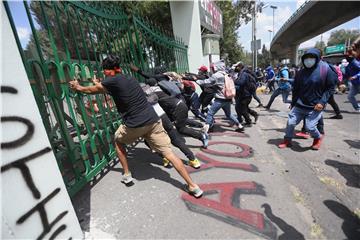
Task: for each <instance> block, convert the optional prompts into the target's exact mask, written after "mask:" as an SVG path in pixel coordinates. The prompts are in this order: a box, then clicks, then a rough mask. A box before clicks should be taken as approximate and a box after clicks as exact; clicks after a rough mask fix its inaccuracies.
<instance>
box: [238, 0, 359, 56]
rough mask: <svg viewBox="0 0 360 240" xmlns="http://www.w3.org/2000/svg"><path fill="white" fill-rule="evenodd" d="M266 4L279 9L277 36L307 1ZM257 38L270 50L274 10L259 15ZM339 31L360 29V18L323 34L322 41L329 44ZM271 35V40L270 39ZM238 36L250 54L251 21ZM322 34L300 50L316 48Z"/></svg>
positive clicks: (276, 18)
mask: <svg viewBox="0 0 360 240" xmlns="http://www.w3.org/2000/svg"><path fill="white" fill-rule="evenodd" d="M263 2H264V3H265V4H269V6H270V5H274V6H277V7H278V8H277V9H276V10H275V17H274V23H275V24H274V29H275V34H276V32H277V30H278V29H280V28H281V26H282V25H283V24H284V23H285V22H286V20H287V19H288V18H289V17H290V16H291V15H292V14H293V13H294V12H295V11H296V9H297V8H298V7H299V6H301V4H303V3H304V2H305V0H298V1H295V0H293V1H290V0H284V1H267V0H265V1H263ZM256 26H257V30H256V36H257V39H261V45H263V44H265V46H266V47H267V48H268V49H269V46H270V42H271V38H272V36H273V35H272V33H269V31H268V30H272V29H273V9H272V8H270V7H267V8H264V9H263V11H262V13H258V16H257V19H256ZM338 29H360V17H357V18H355V19H353V20H351V21H349V22H346V23H344V24H342V25H339V26H337V27H336V28H333V29H331V30H329V31H327V32H325V33H323V34H322V40H323V41H324V42H325V44H326V43H327V40H328V39H329V37H330V33H331V32H332V31H334V30H338ZM270 34H271V38H270ZM237 35H238V37H239V38H238V41H239V42H240V43H241V44H242V46H243V47H244V49H245V50H246V51H249V52H250V44H251V40H252V38H251V21H250V22H249V23H248V24H247V25H243V26H241V27H240V28H239V29H238V30H237ZM320 39H321V34H320V35H319V36H316V37H314V38H312V39H310V40H308V41H306V42H304V43H302V44H301V45H300V46H299V49H301V48H307V47H314V46H315V43H316V41H320Z"/></svg>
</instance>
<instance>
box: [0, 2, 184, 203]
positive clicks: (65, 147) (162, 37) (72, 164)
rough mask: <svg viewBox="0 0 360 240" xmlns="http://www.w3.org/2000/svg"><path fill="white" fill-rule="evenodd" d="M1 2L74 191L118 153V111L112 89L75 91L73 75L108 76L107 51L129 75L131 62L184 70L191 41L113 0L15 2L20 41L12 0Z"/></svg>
mask: <svg viewBox="0 0 360 240" xmlns="http://www.w3.org/2000/svg"><path fill="white" fill-rule="evenodd" d="M3 4H4V6H5V9H6V11H7V14H8V17H9V20H10V23H11V26H12V29H13V31H14V34H15V39H16V42H17V45H18V48H19V51H20V54H21V58H22V60H23V63H24V66H25V69H26V72H27V75H28V78H29V81H30V85H31V87H32V90H33V93H34V97H35V100H36V103H37V105H38V108H39V112H40V114H41V117H42V120H43V123H44V126H45V129H46V131H47V134H48V138H49V140H50V143H51V146H52V149H53V151H54V154H55V156H56V160H57V164H58V166H59V169H60V171H61V174H62V176H63V179H64V182H65V184H66V187H67V189H68V192H69V194H70V196H73V195H74V194H76V193H77V192H78V191H79V190H81V189H82V187H83V186H84V185H85V184H87V183H88V182H89V181H91V180H92V179H93V178H94V176H95V175H97V174H98V173H99V172H100V171H101V170H102V169H103V168H104V167H106V166H107V165H108V164H109V163H110V162H111V161H114V160H115V159H116V151H115V147H114V145H113V134H114V132H115V131H116V129H117V128H118V127H119V125H120V124H121V117H120V115H119V114H118V113H117V110H116V107H115V104H114V102H113V100H112V98H111V97H110V96H109V95H107V94H101V95H92V96H90V95H84V94H81V93H75V92H73V91H71V90H70V89H69V86H68V83H69V81H71V80H73V79H77V80H78V81H80V84H82V85H91V84H93V83H92V78H93V77H94V76H95V75H96V76H97V77H101V78H103V77H104V76H103V74H102V72H101V61H102V60H103V59H104V57H106V55H107V54H115V55H118V56H120V58H121V64H120V67H121V68H122V69H123V72H124V73H127V74H133V73H132V72H131V71H130V69H129V64H130V63H132V64H135V65H137V66H139V67H141V68H142V69H144V70H147V71H152V70H153V69H154V68H155V67H163V68H166V69H167V70H169V71H177V72H180V73H182V72H185V71H187V70H188V63H187V47H186V46H185V45H184V44H183V43H182V42H181V40H178V39H177V38H175V37H174V36H172V35H171V34H168V33H165V32H164V31H162V30H161V29H160V28H159V27H156V26H155V25H154V24H151V23H149V21H145V20H144V19H141V18H140V17H137V16H127V15H126V14H125V13H124V12H123V10H122V9H121V8H120V7H119V5H117V3H116V2H102V1H24V2H23V3H22V4H21V5H20V4H17V5H16V7H17V8H20V7H21V8H22V11H23V12H24V16H22V17H24V18H26V19H27V23H28V25H29V30H31V37H30V41H29V42H28V44H27V46H26V47H23V46H21V42H20V38H19V34H18V29H17V26H16V24H15V21H14V16H13V13H12V7H11V4H12V2H6V1H5V2H3ZM15 17H18V16H15ZM136 77H138V78H139V80H141V78H140V77H139V76H136Z"/></svg>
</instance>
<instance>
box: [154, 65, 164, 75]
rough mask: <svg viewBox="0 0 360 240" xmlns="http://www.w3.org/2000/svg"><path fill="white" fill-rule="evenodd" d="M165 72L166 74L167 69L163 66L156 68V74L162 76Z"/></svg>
mask: <svg viewBox="0 0 360 240" xmlns="http://www.w3.org/2000/svg"><path fill="white" fill-rule="evenodd" d="M164 72H166V68H165V67H163V66H160V67H155V68H154V74H162V73H164Z"/></svg>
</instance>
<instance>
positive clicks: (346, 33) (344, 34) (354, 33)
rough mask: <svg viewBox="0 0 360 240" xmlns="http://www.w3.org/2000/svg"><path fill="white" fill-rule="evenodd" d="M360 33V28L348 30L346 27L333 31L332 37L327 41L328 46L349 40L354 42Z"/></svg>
mask: <svg viewBox="0 0 360 240" xmlns="http://www.w3.org/2000/svg"><path fill="white" fill-rule="evenodd" d="M359 35H360V30H358V29H356V30H346V29H340V30H336V31H333V32H331V34H330V38H329V40H328V42H327V45H328V46H333V45H337V44H345V43H347V42H348V41H349V39H350V43H352V42H354V41H355V39H356V38H357V37H358V36H359Z"/></svg>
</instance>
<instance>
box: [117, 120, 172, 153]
mask: <svg viewBox="0 0 360 240" xmlns="http://www.w3.org/2000/svg"><path fill="white" fill-rule="evenodd" d="M140 137H143V138H144V139H145V140H146V142H147V143H148V144H149V145H150V147H151V149H153V150H154V151H156V152H158V153H161V154H162V155H163V156H164V155H166V154H168V153H170V152H172V150H171V145H170V138H169V136H168V135H167V133H166V131H165V130H164V128H163V126H162V123H161V120H159V121H158V122H156V123H153V124H149V125H146V126H143V127H138V128H129V127H126V126H125V125H124V124H122V125H120V127H119V128H118V129H117V130H116V132H115V141H116V142H117V143H123V144H131V143H133V142H135V141H136V140H137V139H138V138H140Z"/></svg>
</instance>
